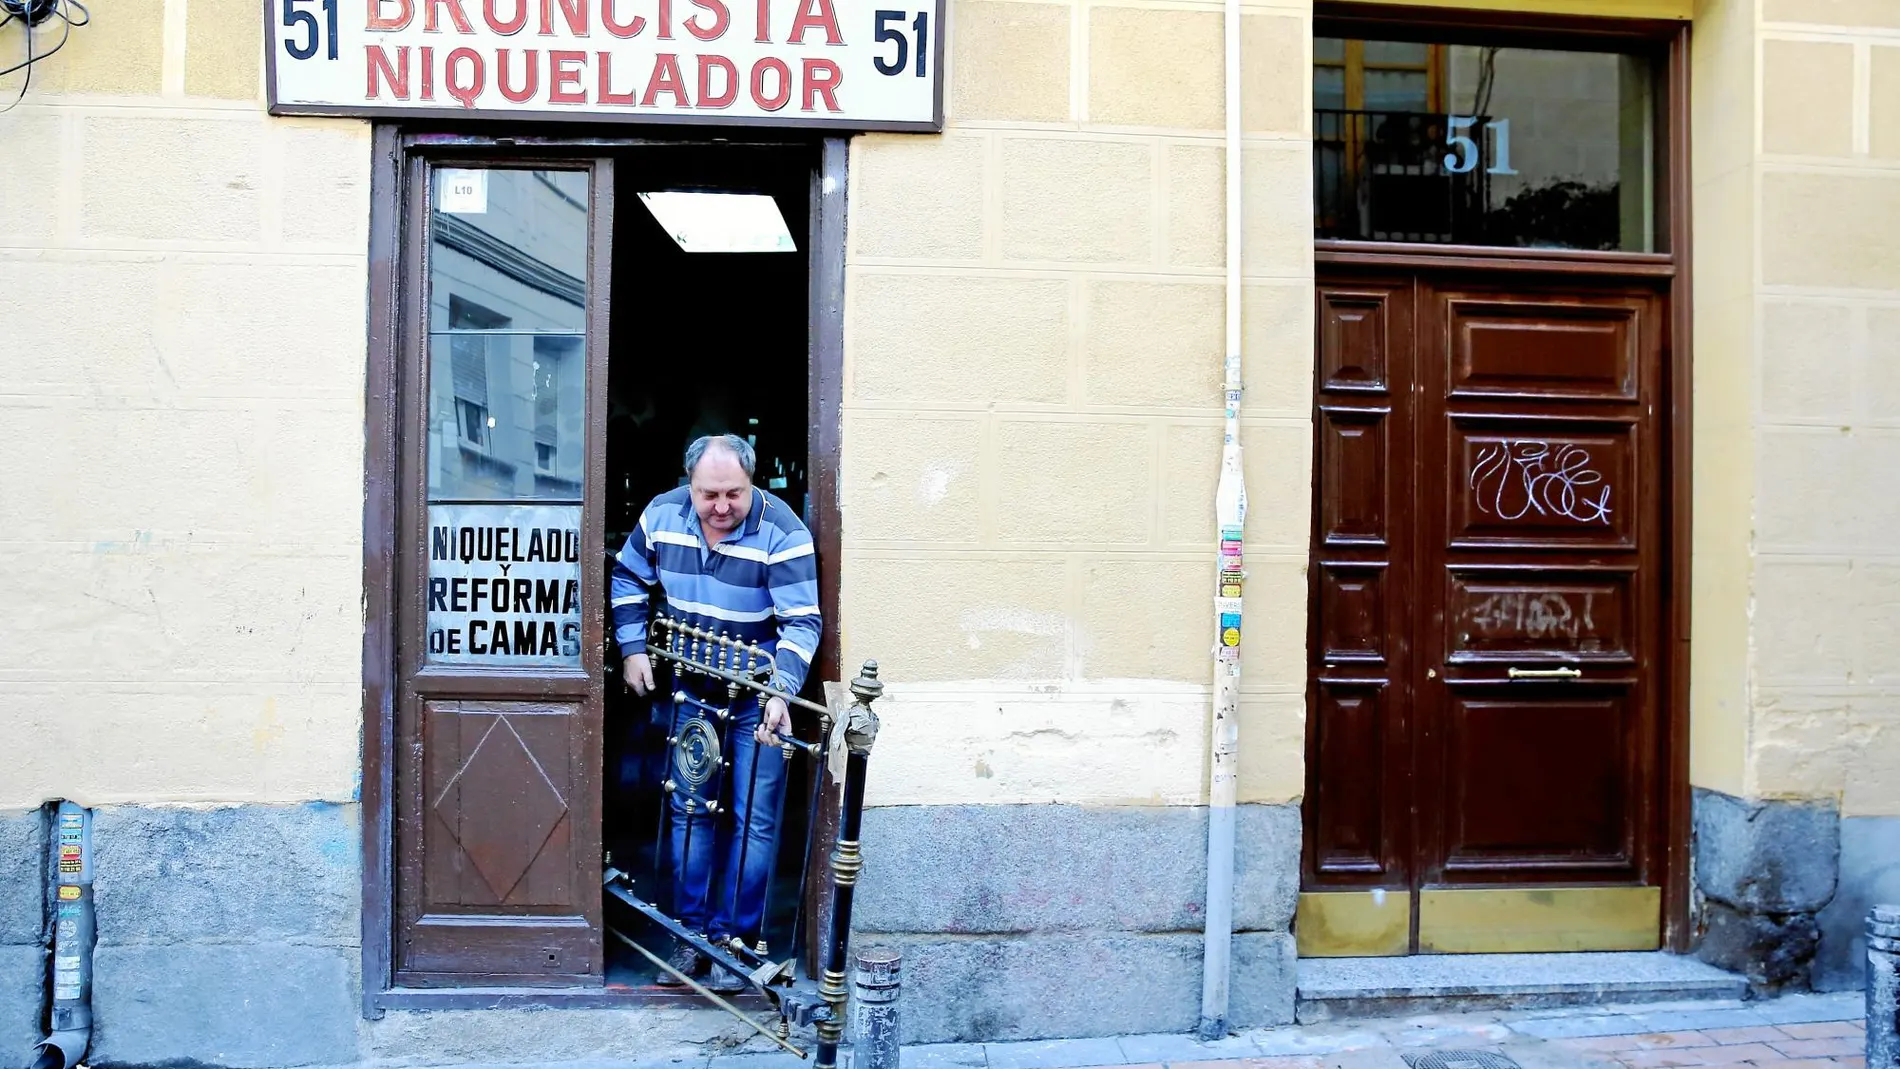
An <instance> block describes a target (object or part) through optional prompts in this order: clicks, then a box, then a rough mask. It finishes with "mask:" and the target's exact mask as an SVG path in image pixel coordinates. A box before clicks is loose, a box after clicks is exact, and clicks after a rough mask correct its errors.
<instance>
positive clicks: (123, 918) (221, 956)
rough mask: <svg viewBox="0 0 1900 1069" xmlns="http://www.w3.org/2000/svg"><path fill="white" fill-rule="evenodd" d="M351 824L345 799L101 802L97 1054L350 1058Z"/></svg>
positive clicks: (356, 877) (353, 1006)
mask: <svg viewBox="0 0 1900 1069" xmlns="http://www.w3.org/2000/svg"><path fill="white" fill-rule="evenodd" d="M358 820H359V812H358V810H357V807H355V806H353V805H329V804H309V805H295V806H239V807H223V808H216V809H185V808H178V807H145V806H123V807H119V806H114V807H106V808H102V809H100V810H99V811H98V813H97V816H96V818H95V820H94V823H93V841H94V882H93V893H94V900H95V902H96V903H97V907H98V917H99V946H98V951H97V954H96V957H95V963H96V968H95V974H96V975H95V980H94V1000H93V1001H94V1011H95V1014H96V1017H97V1026H96V1030H95V1037H94V1041H93V1052H94V1056H95V1057H96V1058H97V1059H98V1062H99V1063H100V1064H106V1065H113V1064H117V1065H153V1064H164V1063H167V1062H178V1061H201V1062H204V1063H207V1064H214V1065H224V1066H234V1067H236V1066H244V1067H257V1069H264V1067H269V1066H296V1065H312V1064H338V1063H348V1062H351V1061H354V1060H356V1057H357V1020H358V1018H359V1017H360V1007H361V1003H360V1000H359V996H358V995H357V992H358V991H359V990H360V988H359V987H358V984H357V980H356V972H357V963H358V961H359V958H360V954H361V951H360V945H361V942H360V932H361V927H360V925H361V922H360V907H359V903H360V902H361V896H362V875H361V868H360V863H359V858H360V857H361V849H362V848H361V845H360V829H359V827H358Z"/></svg>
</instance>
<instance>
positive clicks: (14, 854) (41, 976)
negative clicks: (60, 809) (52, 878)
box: [0, 809, 51, 1059]
mask: <svg viewBox="0 0 1900 1069" xmlns="http://www.w3.org/2000/svg"><path fill="white" fill-rule="evenodd" d="M48 827H49V824H48V817H47V814H46V811H45V810H44V809H29V810H27V811H25V812H18V811H16V812H11V813H6V814H4V815H0V1044H4V1046H0V1051H4V1052H5V1054H4V1055H0V1056H5V1057H17V1058H20V1059H24V1058H25V1056H26V1052H27V1051H28V1050H29V1049H31V1047H32V1045H33V1044H34V1043H37V1042H39V1039H40V1037H41V1036H43V1035H45V1030H44V1029H45V1023H46V1021H45V1017H46V1008H47V1005H48V1002H47V999H48V995H49V989H48V986H47V985H48V984H49V983H50V982H51V977H50V974H49V972H48V968H49V966H50V960H49V958H48V954H49V951H48V945H49V936H50V931H49V929H48V927H47V922H46V916H47V910H46V899H47V895H48V893H49V892H48V886H49V882H48V881H49V872H48V865H49V862H48V858H49V852H50V850H51V844H50V843H49V842H48V840H47V837H46V836H47V829H48Z"/></svg>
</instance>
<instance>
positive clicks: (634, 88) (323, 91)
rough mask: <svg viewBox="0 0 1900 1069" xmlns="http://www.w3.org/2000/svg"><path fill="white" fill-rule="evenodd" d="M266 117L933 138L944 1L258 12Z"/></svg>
mask: <svg viewBox="0 0 1900 1069" xmlns="http://www.w3.org/2000/svg"><path fill="white" fill-rule="evenodd" d="M264 8H265V10H264V21H265V24H266V25H267V26H268V27H269V34H268V41H267V49H268V51H267V53H266V55H267V63H266V68H267V69H266V78H265V81H266V84H267V87H268V89H269V92H270V111H271V114H273V115H350V116H359V117H364V118H396V117H411V118H415V117H441V118H453V117H468V118H489V119H493V118H527V119H555V120H559V119H566V120H579V121H588V122H600V121H603V120H605V121H623V122H642V123H698V124H707V125H744V126H818V127H834V128H840V129H848V130H918V131H934V130H941V129H942V128H943V13H944V0H265V5H264Z"/></svg>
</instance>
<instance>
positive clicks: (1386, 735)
mask: <svg viewBox="0 0 1900 1069" xmlns="http://www.w3.org/2000/svg"><path fill="white" fill-rule="evenodd" d="M1318 302H1319V308H1318V332H1317V333H1318V337H1317V348H1318V352H1317V365H1318V377H1317V398H1316V411H1315V437H1316V447H1317V448H1316V459H1317V463H1318V467H1319V470H1318V472H1317V473H1316V479H1315V489H1316V500H1315V509H1314V531H1313V560H1312V569H1311V575H1312V577H1313V580H1312V591H1313V593H1312V598H1313V605H1312V612H1313V616H1314V619H1313V622H1312V635H1311V642H1310V644H1309V649H1310V651H1311V652H1310V658H1311V670H1312V674H1311V681H1310V685H1309V690H1310V695H1311V697H1310V707H1311V709H1312V718H1311V726H1310V729H1309V764H1308V769H1309V772H1308V776H1309V783H1308V791H1307V803H1306V808H1307V822H1308V829H1309V830H1308V837H1307V841H1308V851H1307V854H1308V862H1307V865H1306V867H1305V869H1306V871H1305V879H1306V885H1305V889H1306V891H1307V892H1309V893H1310V894H1312V895H1313V896H1314V900H1313V902H1312V904H1311V906H1310V907H1303V910H1305V912H1306V914H1307V915H1310V916H1312V917H1313V918H1315V921H1316V924H1315V927H1316V928H1322V927H1323V928H1327V929H1329V930H1333V931H1344V930H1347V929H1348V928H1353V930H1355V931H1357V932H1358V933H1359V934H1358V935H1357V936H1356V937H1355V938H1356V939H1357V941H1358V943H1359V945H1360V946H1361V948H1362V949H1361V951H1360V952H1365V951H1364V950H1363V947H1364V946H1365V945H1366V944H1367V942H1368V940H1367V938H1366V936H1365V933H1366V932H1367V931H1370V930H1372V928H1377V924H1376V923H1374V919H1375V918H1377V919H1379V922H1380V923H1385V924H1388V925H1389V924H1390V918H1391V913H1390V906H1389V905H1387V904H1386V903H1385V900H1384V899H1383V898H1381V899H1378V900H1377V901H1373V900H1372V899H1367V900H1366V901H1365V902H1355V901H1349V900H1348V899H1347V898H1341V897H1340V896H1341V895H1342V894H1345V893H1347V892H1350V891H1355V889H1356V890H1357V893H1359V894H1361V895H1362V896H1363V895H1365V894H1366V893H1368V891H1369V889H1372V888H1380V889H1382V890H1384V891H1405V892H1408V893H1409V894H1410V901H1411V902H1412V903H1414V909H1413V915H1412V917H1411V919H1410V925H1409V932H1410V935H1409V940H1408V947H1409V948H1410V949H1413V950H1422V951H1436V952H1459V951H1470V950H1477V949H1489V950H1499V949H1522V950H1533V949H1568V950H1583V949H1613V948H1614V949H1628V948H1630V947H1632V946H1648V947H1654V946H1656V945H1659V943H1660V913H1659V912H1658V909H1659V902H1660V898H1659V897H1658V896H1657V895H1656V894H1655V890H1656V888H1655V885H1656V884H1657V883H1659V882H1660V876H1661V862H1662V857H1661V853H1660V851H1659V848H1658V846H1657V844H1658V841H1659V835H1660V816H1661V805H1660V803H1659V799H1660V797H1661V790H1662V785H1663V784H1662V776H1661V767H1660V761H1659V755H1660V753H1661V749H1662V735H1661V731H1660V724H1661V717H1660V716H1659V712H1658V707H1657V697H1656V682H1657V657H1658V650H1657V649H1656V636H1657V634H1658V627H1659V624H1660V613H1661V605H1660V603H1659V601H1658V594H1657V592H1658V591H1659V590H1660V589H1661V588H1660V585H1659V576H1658V566H1659V561H1660V557H1659V550H1660V540H1659V539H1660V526H1659V524H1660V504H1659V503H1660V497H1659V491H1660V467H1659V458H1658V457H1657V455H1656V448H1657V443H1658V442H1659V436H1658V435H1657V434H1656V433H1655V429H1654V421H1655V418H1656V417H1655V402H1656V399H1657V396H1658V391H1659V389H1660V378H1659V376H1660V372H1661V363H1662V351H1661V337H1662V334H1661V330H1662V324H1663V319H1664V316H1663V314H1662V313H1663V301H1662V299H1661V297H1660V296H1659V295H1658V293H1657V292H1656V291H1654V290H1651V289H1648V288H1644V287H1639V286H1631V285H1623V284H1594V283H1587V282H1582V283H1573V282H1548V281H1519V280H1515V279H1506V280H1503V281H1490V280H1487V279H1483V278H1478V277H1471V278H1459V277H1456V276H1453V275H1451V274H1449V273H1446V274H1444V275H1441V276H1431V275H1424V274H1421V275H1415V276H1410V277H1405V278H1391V277H1380V278H1372V277H1354V276H1352V275H1346V274H1342V275H1341V276H1340V277H1338V278H1335V279H1328V280H1322V282H1321V283H1320V286H1319V297H1318ZM1471 896H1481V897H1482V901H1480V898H1479V897H1471ZM1527 896H1528V897H1527ZM1486 911H1493V912H1495V914H1496V916H1495V926H1496V928H1497V931H1498V933H1502V934H1494V935H1485V934H1483V928H1484V921H1483V917H1484V915H1485V913H1486ZM1321 918H1324V919H1325V921H1326V923H1325V924H1324V925H1321V924H1318V923H1317V922H1318V921H1319V920H1320V919H1321ZM1349 921H1350V923H1348V922H1349ZM1573 921H1574V922H1575V923H1574V924H1573V923H1572V922H1573ZM1368 925H1371V926H1372V928H1368V927H1367V926H1368ZM1355 926H1356V927H1355ZM1378 930H1379V931H1380V932H1382V933H1383V935H1382V937H1381V938H1384V939H1385V945H1386V946H1387V950H1386V951H1385V952H1402V950H1396V949H1393V948H1392V946H1391V942H1390V939H1389V935H1390V933H1389V931H1388V930H1387V929H1378ZM1512 933H1515V934H1512ZM1378 941H1379V940H1376V939H1375V940H1371V942H1378ZM1300 942H1301V950H1302V953H1337V952H1341V951H1339V950H1338V949H1337V948H1329V947H1326V946H1324V945H1323V944H1324V942H1325V939H1324V937H1321V936H1318V935H1316V934H1315V933H1313V932H1302V933H1300Z"/></svg>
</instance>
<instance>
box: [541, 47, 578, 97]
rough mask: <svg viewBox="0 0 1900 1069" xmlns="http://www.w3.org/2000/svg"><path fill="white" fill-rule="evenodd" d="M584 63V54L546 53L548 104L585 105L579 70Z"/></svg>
mask: <svg viewBox="0 0 1900 1069" xmlns="http://www.w3.org/2000/svg"><path fill="white" fill-rule="evenodd" d="M586 63H587V53H585V52H549V53H548V103H550V104H585V103H587V90H585V89H582V88H581V68H582V66H584V65H585V64H586ZM570 64H572V67H570V66H569V65H570Z"/></svg>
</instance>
